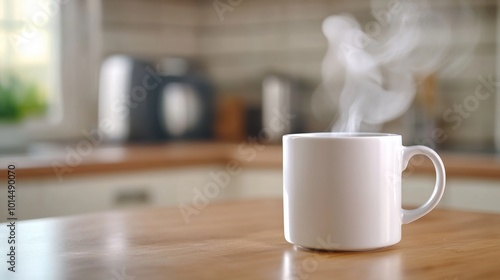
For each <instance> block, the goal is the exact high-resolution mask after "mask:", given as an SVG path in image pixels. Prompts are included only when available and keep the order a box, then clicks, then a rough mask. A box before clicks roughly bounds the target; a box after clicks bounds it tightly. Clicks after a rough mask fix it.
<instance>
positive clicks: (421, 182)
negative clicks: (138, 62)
mask: <svg viewBox="0 0 500 280" xmlns="http://www.w3.org/2000/svg"><path fill="white" fill-rule="evenodd" d="M224 171H225V167H224V166H222V165H206V166H199V167H182V168H168V169H157V170H151V171H136V172H129V173H113V174H104V175H102V174H101V175H87V176H73V177H67V178H66V179H65V180H64V181H63V182H59V181H57V180H55V179H41V180H39V179H37V180H23V179H22V178H20V179H19V180H18V183H17V190H16V191H17V194H16V195H17V196H16V199H17V206H16V214H17V217H18V218H19V219H22V220H24V219H35V218H43V217H54V216H64V215H75V214H84V213H91V212H100V211H106V210H111V209H119V208H130V207H147V206H179V205H181V204H182V203H184V204H186V205H187V204H190V203H193V202H195V203H198V204H206V203H211V202H214V201H221V200H229V199H253V198H281V197H282V182H283V181H282V172H281V170H279V169H264V168H262V169H260V168H242V169H241V172H240V173H238V174H236V175H231V174H227V177H225V176H223V175H221V176H222V177H221V178H219V179H220V181H219V179H214V174H222V173H221V172H224ZM226 179H228V180H227V185H224V184H222V183H224V182H226ZM221 182H222V183H221ZM433 186H434V178H433V177H432V176H428V175H412V176H410V177H408V178H404V180H403V203H405V204H407V205H415V206H418V205H420V204H422V203H423V202H425V200H426V199H427V198H428V197H429V196H430V194H431V192H432V189H433ZM0 190H1V193H0V201H2V203H0V205H5V204H4V203H3V202H6V201H7V189H6V188H2V189H0ZM439 207H443V208H454V209H465V210H475V211H488V212H499V213H500V180H498V181H496V180H486V179H473V178H465V179H449V180H448V182H447V187H446V191H445V194H444V196H443V199H442V201H441V203H440V204H439ZM2 208H5V209H2V210H0V222H5V221H6V218H7V217H6V214H7V211H6V207H2Z"/></svg>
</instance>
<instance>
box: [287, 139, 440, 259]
mask: <svg viewBox="0 0 500 280" xmlns="http://www.w3.org/2000/svg"><path fill="white" fill-rule="evenodd" d="M417 154H421V155H425V156H427V157H428V158H429V159H430V160H431V161H432V163H433V164H434V166H435V169H436V184H435V186H434V191H433V193H432V195H431V197H430V198H429V199H428V200H427V201H426V202H425V203H424V204H423V205H421V206H420V207H418V208H416V209H413V210H406V209H402V207H401V176H402V172H403V170H404V169H406V167H407V165H408V161H409V160H410V158H411V157H412V156H414V155H417ZM445 181H446V175H445V170H444V165H443V162H442V161H441V158H440V157H439V156H438V154H437V153H436V152H435V151H433V150H432V149H430V148H428V147H425V146H410V147H404V146H403V145H402V140H401V136H400V135H396V134H381V133H333V132H332V133H303V134H289V135H285V136H283V207H284V225H285V229H284V230H285V239H286V240H287V241H288V242H290V243H292V244H295V245H299V246H302V247H305V248H309V249H319V250H340V251H363V250H372V249H377V248H381V247H386V246H390V245H393V244H396V243H398V242H399V241H400V240H401V225H402V224H407V223H411V222H413V221H415V220H417V219H419V218H421V217H422V216H424V215H426V214H427V213H429V212H430V211H431V210H432V209H433V208H434V207H435V206H436V205H437V204H438V203H439V200H440V199H441V197H442V196H443V193H444V189H445Z"/></svg>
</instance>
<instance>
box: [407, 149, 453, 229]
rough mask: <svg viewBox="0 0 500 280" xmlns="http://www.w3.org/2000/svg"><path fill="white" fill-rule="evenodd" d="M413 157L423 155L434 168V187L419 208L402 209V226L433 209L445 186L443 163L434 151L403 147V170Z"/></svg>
mask: <svg viewBox="0 0 500 280" xmlns="http://www.w3.org/2000/svg"><path fill="white" fill-rule="evenodd" d="M415 155H424V156H426V157H428V158H429V159H430V160H431V161H432V164H434V168H435V169H436V184H435V185H434V191H433V192H432V195H431V197H430V198H429V199H428V200H427V201H426V202H425V203H424V204H422V205H421V206H420V207H418V208H416V209H413V210H406V209H402V210H403V220H402V222H403V224H408V223H411V222H413V221H415V220H417V219H420V218H422V217H423V216H424V215H425V214H427V213H429V212H430V211H431V210H432V209H434V207H436V205H437V204H438V203H439V200H441V197H442V196H443V193H444V188H445V184H446V173H445V170H444V164H443V161H442V160H441V158H440V157H439V155H438V154H437V153H436V152H435V151H434V150H432V149H431V148H428V147H426V146H411V147H403V170H405V169H406V167H408V162H409V161H410V159H411V158H412V157H413V156H415Z"/></svg>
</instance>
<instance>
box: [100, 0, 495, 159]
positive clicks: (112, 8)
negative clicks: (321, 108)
mask: <svg viewBox="0 0 500 280" xmlns="http://www.w3.org/2000/svg"><path fill="white" fill-rule="evenodd" d="M470 4H471V5H472V7H473V9H474V11H475V12H477V18H478V20H480V25H481V34H480V39H479V42H478V43H477V45H476V48H475V49H474V52H473V53H472V54H471V56H470V61H469V62H468V64H467V66H466V67H465V68H464V69H462V70H461V71H459V72H458V73H456V74H455V75H454V76H451V77H443V76H440V74H439V73H438V74H437V77H438V82H437V83H436V89H435V92H436V93H437V96H438V97H437V98H436V112H435V115H434V118H435V126H437V127H441V128H443V129H444V130H445V131H446V135H447V136H448V139H447V141H446V142H445V143H443V145H442V146H444V147H447V148H461V149H469V150H486V149H492V148H493V142H494V126H495V124H494V122H495V102H494V98H495V95H497V94H496V92H493V93H492V94H491V96H490V97H489V98H488V99H487V100H478V101H480V102H479V103H478V105H477V106H476V105H475V104H474V103H473V101H471V98H472V97H471V96H473V95H474V92H475V90H476V88H477V87H478V85H479V84H480V83H481V82H480V81H479V80H478V78H479V77H483V78H488V77H490V76H491V77H493V79H494V80H496V74H495V73H496V52H497V51H496V41H497V40H496V38H497V35H496V34H497V31H496V29H497V28H496V26H497V23H496V22H497V16H496V15H497V6H496V1H488V0H482V1H474V2H471V3H470ZM339 13H351V14H353V15H355V16H356V18H358V19H359V20H360V22H361V23H362V24H364V23H366V22H369V21H373V17H372V16H371V15H370V6H369V2H368V1H362V0H356V1H347V0H343V1H328V0H308V1H304V0H276V1H274V0H273V1H265V0H251V1H250V0H239V1H236V0H233V1H227V0H208V1H196V0H187V1H182V0H106V1H103V30H104V32H103V35H104V38H103V51H104V55H109V54H114V53H125V54H131V55H136V56H140V57H144V58H161V57H164V56H185V57H191V58H196V59H198V60H199V61H200V62H202V64H203V65H204V67H205V70H206V71H207V73H208V74H209V75H210V77H211V78H212V79H213V80H214V81H215V83H216V85H217V86H218V88H219V89H220V90H221V91H223V92H233V93H239V94H242V95H244V96H246V97H247V98H257V99H258V98H259V97H260V82H261V79H262V77H264V75H265V74H266V73H268V72H270V71H272V72H279V73H284V74H288V75H290V76H292V77H296V78H299V79H301V80H303V81H307V82H308V83H309V84H310V85H312V87H311V91H312V90H314V87H315V86H316V85H318V84H319V83H320V77H321V75H320V74H321V72H320V70H321V62H322V59H323V56H324V54H325V52H326V50H327V42H326V39H325V38H324V36H323V34H322V32H321V24H322V21H323V19H324V18H325V17H327V16H329V15H332V14H339ZM432 31H433V30H429V31H428V34H429V45H432V43H433V32H432ZM471 32H473V31H472V30H463V32H461V34H463V35H462V36H458V37H457V38H453V40H454V44H455V46H456V48H455V49H457V50H460V47H461V46H467V45H468V44H470V41H471V40H470V37H471ZM249 96H251V97H249ZM467 102H472V103H470V104H465V103H467ZM457 106H466V107H467V108H469V109H471V108H472V109H474V110H473V112H470V114H464V115H463V116H462V115H459V117H460V125H459V126H458V125H457V122H458V121H449V119H450V118H453V116H456V114H460V112H459V111H456V109H454V108H458V107H457ZM476 107H477V108H476ZM417 109H418V108H417ZM448 110H452V113H448V114H447V117H445V116H444V115H443V114H444V113H445V112H447V111H448ZM454 110H455V111H454ZM413 111H418V110H413ZM467 113H469V112H467ZM409 114H411V112H410V113H408V114H406V116H405V117H404V118H411V116H409ZM328 117H329V116H328ZM396 123H398V124H399V125H401V124H403V123H405V122H404V121H399V122H396ZM400 130H401V129H400ZM403 130H404V129H403ZM412 137H414V139H416V140H419V141H421V140H422V139H425V138H426V137H427V136H426V135H413V136H412ZM413 142H415V141H413Z"/></svg>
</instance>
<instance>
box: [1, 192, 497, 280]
mask: <svg viewBox="0 0 500 280" xmlns="http://www.w3.org/2000/svg"><path fill="white" fill-rule="evenodd" d="M197 210H198V212H197V215H192V216H190V219H189V223H187V222H186V220H185V219H184V218H183V216H182V215H181V212H180V210H179V208H177V207H174V208H153V209H146V210H130V211H117V212H108V213H103V214H94V215H85V216H74V217H67V218H54V219H40V220H31V221H23V222H19V223H18V224H17V244H18V245H17V246H18V247H17V248H18V249H17V252H16V254H17V258H18V262H17V266H16V270H17V272H16V273H11V272H8V271H7V269H6V265H7V264H6V263H5V253H4V252H5V251H3V248H6V247H5V246H6V244H5V243H3V242H5V240H6V236H7V227H6V225H5V224H2V225H1V227H0V244H2V255H3V256H4V257H2V259H3V260H2V262H1V265H0V276H1V277H0V279H9V280H15V279H47V280H49V279H50V280H58V279H65V280H66V279H85V280H91V279H103V280H109V279H113V280H124V279H126V280H131V279H136V280H138V279H148V280H152V279H171V280H173V279H383V280H389V279H449V280H453V279H500V215H495V214H483V213H470V212H459V211H450V210H434V211H433V212H431V213H430V214H428V215H427V216H425V217H423V218H422V219H420V220H418V221H416V222H414V223H411V224H408V225H404V226H403V239H402V241H401V242H400V243H399V244H397V245H394V246H392V247H388V248H385V249H379V250H375V251H369V252H314V251H307V250H303V249H300V248H297V247H294V246H293V245H291V244H288V243H287V242H286V241H285V240H284V238H283V216H282V202H281V201H279V200H252V201H232V202H225V203H218V204H217V203H213V204H209V205H208V206H207V207H205V208H199V209H197Z"/></svg>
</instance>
